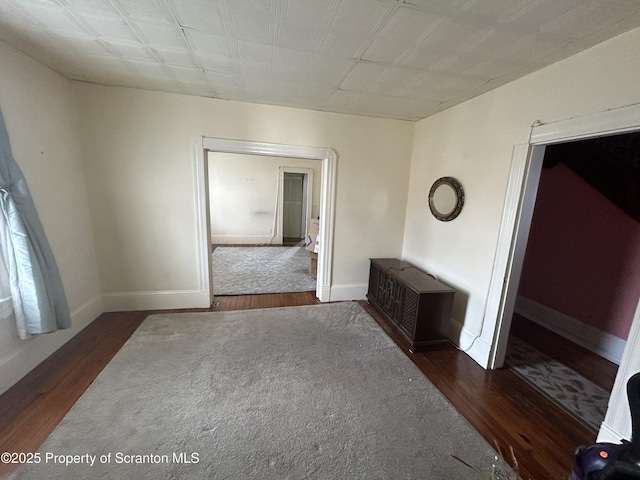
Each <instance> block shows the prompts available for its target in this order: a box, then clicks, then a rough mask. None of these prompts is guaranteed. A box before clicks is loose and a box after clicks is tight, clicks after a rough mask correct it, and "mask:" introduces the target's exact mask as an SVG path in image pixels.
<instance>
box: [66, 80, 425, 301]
mask: <svg viewBox="0 0 640 480" xmlns="http://www.w3.org/2000/svg"><path fill="white" fill-rule="evenodd" d="M74 91H75V94H76V99H77V102H78V108H79V119H80V123H81V128H82V139H83V142H84V144H83V149H84V152H85V157H86V162H85V167H86V174H87V182H88V191H89V203H90V208H91V213H92V221H93V228H94V230H95V234H96V249H97V255H98V265H99V271H100V279H101V283H102V287H103V292H104V293H105V294H107V296H108V297H109V298H110V301H109V303H110V305H111V306H112V308H116V307H123V306H127V305H131V304H130V303H127V301H128V300H127V299H129V300H131V299H132V295H135V297H136V298H137V299H138V300H140V302H141V303H140V304H141V305H148V304H147V303H145V302H144V301H143V300H144V299H143V297H144V296H147V297H148V298H152V297H153V296H156V297H159V296H160V295H162V298H164V299H165V300H166V299H168V298H171V295H172V292H175V293H176V297H175V298H176V299H179V298H180V297H179V296H178V295H179V292H183V293H184V295H188V294H189V293H191V292H196V293H197V289H198V287H199V283H198V282H199V278H198V268H197V267H198V265H197V262H198V258H197V243H196V242H197V239H196V210H195V205H194V198H195V191H194V160H193V143H194V140H195V139H196V138H198V137H200V136H207V137H219V138H229V139H239V140H250V141H258V142H272V143H280V144H291V145H302V146H313V147H331V148H333V149H335V151H336V152H337V155H338V162H337V165H338V166H337V187H336V218H335V238H334V262H333V272H334V273H333V281H332V283H333V285H337V286H340V285H343V286H351V287H352V286H353V285H357V288H358V289H360V291H361V294H364V291H365V288H366V282H367V278H368V258H369V257H372V256H382V255H384V256H399V255H400V253H401V249H402V235H403V231H404V213H405V208H406V200H407V197H406V194H407V186H408V181H409V180H408V178H409V167H410V159H411V147H412V142H413V132H414V124H413V123H410V122H402V121H396V120H382V119H373V118H365V117H356V116H349V115H341V114H331V113H324V112H317V111H310V110H300V109H292V108H283V107H273V106H266V105H255V104H247V103H238V102H230V101H221V100H215V99H206V98H198V97H188V96H181V95H174V94H166V93H158V92H149V91H142V90H135V89H127V88H118V87H104V86H96V85H90V84H85V83H75V84H74ZM349 288H350V287H349ZM183 298H186V297H183ZM180 301H182V300H180ZM180 305H181V304H180V303H179V302H178V303H177V304H175V306H180ZM183 306H187V305H183Z"/></svg>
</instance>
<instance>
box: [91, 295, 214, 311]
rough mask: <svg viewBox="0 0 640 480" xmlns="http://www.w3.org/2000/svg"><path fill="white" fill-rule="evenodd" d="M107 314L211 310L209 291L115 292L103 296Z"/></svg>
mask: <svg viewBox="0 0 640 480" xmlns="http://www.w3.org/2000/svg"><path fill="white" fill-rule="evenodd" d="M102 298H103V302H104V311H105V312H119V311H132V310H176V309H181V308H209V307H210V305H211V302H210V301H209V290H157V291H150V292H113V293H105V294H103V296H102Z"/></svg>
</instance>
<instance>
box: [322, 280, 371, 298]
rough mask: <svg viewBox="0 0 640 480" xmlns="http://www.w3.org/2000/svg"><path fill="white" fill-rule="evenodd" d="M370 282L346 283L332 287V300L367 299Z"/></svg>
mask: <svg viewBox="0 0 640 480" xmlns="http://www.w3.org/2000/svg"><path fill="white" fill-rule="evenodd" d="M368 289H369V284H368V283H344V284H341V285H333V286H332V287H331V295H330V301H332V302H342V301H347V300H366V299H367V290H368Z"/></svg>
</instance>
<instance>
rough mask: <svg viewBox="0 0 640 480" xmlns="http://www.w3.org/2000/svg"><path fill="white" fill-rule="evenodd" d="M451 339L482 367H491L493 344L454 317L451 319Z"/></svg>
mask: <svg viewBox="0 0 640 480" xmlns="http://www.w3.org/2000/svg"><path fill="white" fill-rule="evenodd" d="M447 335H448V336H449V340H451V341H452V342H453V344H454V345H456V346H457V347H458V348H459V349H460V350H461V351H463V352H464V353H466V354H467V355H469V356H470V357H471V358H472V359H473V360H474V361H475V362H476V363H477V364H478V365H480V366H481V367H482V368H484V369H487V368H489V366H488V363H489V357H490V354H491V345H489V344H488V343H486V342H485V341H484V340H483V339H482V338H481V337H480V336H479V335H477V334H475V333H473V332H470V331H469V330H468V329H467V328H464V327H463V326H462V325H461V324H460V323H458V322H457V321H456V320H455V319H454V318H450V319H449V331H448V332H447Z"/></svg>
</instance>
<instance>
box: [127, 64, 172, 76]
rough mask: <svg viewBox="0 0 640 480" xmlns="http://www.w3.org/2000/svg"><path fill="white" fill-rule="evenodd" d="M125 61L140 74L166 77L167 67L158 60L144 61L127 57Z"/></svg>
mask: <svg viewBox="0 0 640 480" xmlns="http://www.w3.org/2000/svg"><path fill="white" fill-rule="evenodd" d="M126 63H127V65H128V66H129V67H131V68H133V69H135V71H136V72H138V73H139V74H141V75H145V76H148V77H150V78H155V77H164V76H167V77H168V72H167V70H166V69H167V68H169V67H165V66H164V65H163V64H162V63H160V62H145V61H142V60H135V59H130V60H129V59H127V60H126Z"/></svg>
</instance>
